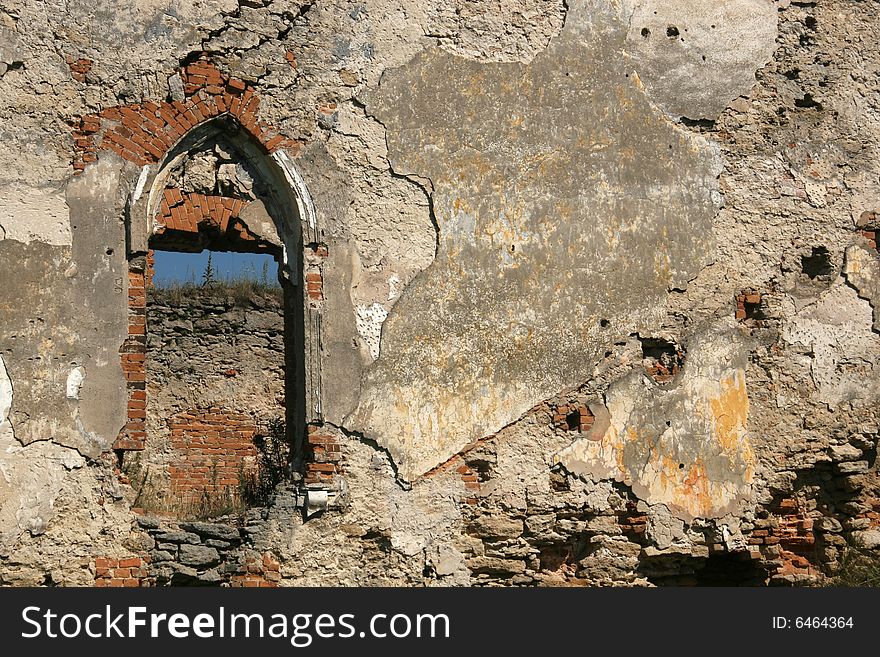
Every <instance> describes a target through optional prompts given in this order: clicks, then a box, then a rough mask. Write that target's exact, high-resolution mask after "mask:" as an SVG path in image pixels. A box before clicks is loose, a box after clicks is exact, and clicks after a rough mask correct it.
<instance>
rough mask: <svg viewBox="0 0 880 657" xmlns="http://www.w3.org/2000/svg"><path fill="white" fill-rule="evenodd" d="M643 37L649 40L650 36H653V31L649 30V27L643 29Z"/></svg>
mask: <svg viewBox="0 0 880 657" xmlns="http://www.w3.org/2000/svg"><path fill="white" fill-rule="evenodd" d="M642 36H643V37H645V38H646V39H647V38H648V37H649V36H651V30H649V29H648V28H647V27H643V28H642Z"/></svg>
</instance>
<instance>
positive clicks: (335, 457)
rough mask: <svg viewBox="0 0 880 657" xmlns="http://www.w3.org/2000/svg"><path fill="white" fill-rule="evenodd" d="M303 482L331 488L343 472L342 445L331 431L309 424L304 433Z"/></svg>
mask: <svg viewBox="0 0 880 657" xmlns="http://www.w3.org/2000/svg"><path fill="white" fill-rule="evenodd" d="M304 457H305V482H306V484H307V485H313V486H314V485H319V486H321V487H327V488H332V487H334V486H335V485H336V483H337V481H336V477H337V475H341V474H342V473H343V467H342V445H341V443H340V441H339V437H338V436H337V435H336V434H335V433H333V431H331V430H329V429H326V428H324V427H322V426H319V425H314V424H310V425H309V428H308V433H307V435H306V448H305V454H304Z"/></svg>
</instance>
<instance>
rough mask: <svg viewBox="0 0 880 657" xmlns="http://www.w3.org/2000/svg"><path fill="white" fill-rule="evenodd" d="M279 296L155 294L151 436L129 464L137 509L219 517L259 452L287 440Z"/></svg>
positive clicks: (151, 298)
mask: <svg viewBox="0 0 880 657" xmlns="http://www.w3.org/2000/svg"><path fill="white" fill-rule="evenodd" d="M281 296H282V291H281V289H280V288H277V287H276V288H262V287H260V286H259V285H249V284H239V285H238V286H234V285H233V286H228V285H226V284H223V283H218V284H215V285H211V286H207V287H199V286H195V285H185V286H182V287H172V288H169V289H162V288H156V287H150V288H149V289H148V291H147V314H146V341H147V342H146V367H145V377H146V404H145V406H146V409H145V412H144V417H145V423H146V431H147V436H148V439H147V440H146V443H145V446H144V449H143V450H142V451H141V450H138V451H134V452H128V453H127V456H126V459H125V460H124V461H123V469H124V471H125V473H126V475H127V476H128V478H129V480H131V481H132V482H133V483H134V484H135V486H136V487H137V488H138V497H139V499H138V500H137V501H136V504H137V505H139V506H141V507H144V508H147V509H149V510H151V511H163V510H164V511H168V512H177V513H183V514H184V515H186V514H193V513H199V512H202V513H204V512H205V511H206V510H207V508H206V507H205V505H208V506H211V507H212V508H213V507H216V508H215V509H214V510H215V512H216V510H217V509H219V508H220V507H222V506H223V505H224V504H226V505H228V506H232V505H235V504H237V503H239V502H240V497H241V492H242V491H241V487H242V484H246V483H247V482H249V481H251V480H252V479H253V478H255V477H258V476H259V473H258V469H259V451H258V447H257V445H259V444H261V441H263V440H265V439H267V437H269V436H271V435H273V432H274V434H276V437H281V438H283V436H284V429H283V426H284V417H285V364H284V350H285V345H284V313H283V303H282V299H281ZM270 439H271V438H270Z"/></svg>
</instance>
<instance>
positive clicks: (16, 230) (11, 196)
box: [0, 185, 71, 246]
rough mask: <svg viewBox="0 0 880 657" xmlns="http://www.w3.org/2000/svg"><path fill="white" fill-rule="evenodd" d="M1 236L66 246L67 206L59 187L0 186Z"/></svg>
mask: <svg viewBox="0 0 880 657" xmlns="http://www.w3.org/2000/svg"><path fill="white" fill-rule="evenodd" d="M0 224H2V225H3V228H4V232H5V236H4V239H8V240H17V241H19V242H24V243H26V244H27V243H28V242H33V241H37V242H45V243H46V244H52V245H54V246H70V244H71V235H70V209H69V208H68V207H67V201H66V200H65V196H64V191H63V190H55V189H40V188H36V187H20V186H17V185H14V186H13V185H10V186H8V187H4V188H2V189H0Z"/></svg>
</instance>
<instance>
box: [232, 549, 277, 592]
mask: <svg viewBox="0 0 880 657" xmlns="http://www.w3.org/2000/svg"><path fill="white" fill-rule="evenodd" d="M280 571H281V564H280V563H279V561H278V560H277V559H276V558H275V557H274V556H272V555H271V554H269V553H266V554H264V555H263V556H262V557H254V556H250V557H247V558H245V560H244V564H243V565H242V570H241V572H239V573H236V574H235V575H233V576H232V577H231V578H230V580H229V586H231V587H233V588H241V587H247V588H257V587H259V588H274V587H276V586H278V582H279V581H281V572H280Z"/></svg>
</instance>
